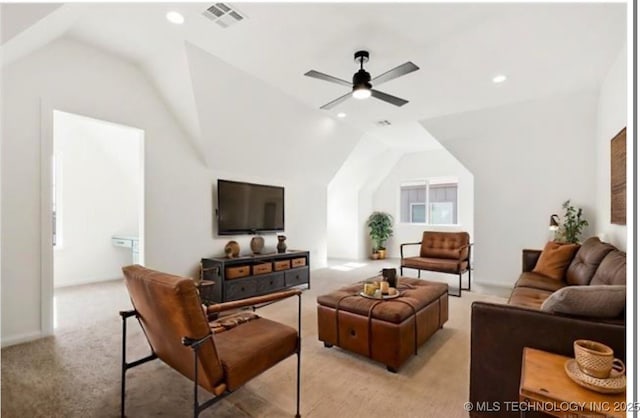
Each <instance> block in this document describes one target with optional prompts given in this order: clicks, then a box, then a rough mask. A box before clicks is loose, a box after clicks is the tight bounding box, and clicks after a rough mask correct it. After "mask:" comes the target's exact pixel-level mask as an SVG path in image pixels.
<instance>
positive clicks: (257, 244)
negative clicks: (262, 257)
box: [250, 235, 264, 254]
mask: <svg viewBox="0 0 640 418" xmlns="http://www.w3.org/2000/svg"><path fill="white" fill-rule="evenodd" d="M250 246H251V252H252V253H254V254H260V253H261V252H262V249H263V248H264V238H262V237H261V236H260V235H256V236H255V237H253V238H251V244H250Z"/></svg>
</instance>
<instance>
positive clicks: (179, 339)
mask: <svg viewBox="0 0 640 418" xmlns="http://www.w3.org/2000/svg"><path fill="white" fill-rule="evenodd" d="M123 272H124V275H125V282H126V286H127V289H128V291H129V295H130V296H131V302H132V304H133V306H134V308H135V311H136V316H137V317H138V318H139V320H140V324H141V325H142V328H143V330H144V333H145V335H146V337H147V340H148V342H149V344H150V346H151V349H152V351H153V353H154V354H155V355H156V356H157V357H158V358H160V359H161V360H162V361H164V362H165V363H166V364H168V365H169V366H171V367H172V368H174V369H176V370H177V371H179V372H180V373H182V374H183V375H184V376H186V377H188V378H189V379H191V380H194V381H195V372H194V350H193V348H191V347H188V346H185V345H184V344H183V339H184V338H185V337H187V338H189V339H193V340H202V339H204V340H203V342H202V343H201V344H200V345H199V348H198V350H197V354H198V379H197V380H198V381H197V383H198V384H199V385H200V386H202V387H203V388H205V389H207V390H208V391H210V392H211V393H213V394H215V395H216V396H218V395H221V394H222V393H223V392H225V391H228V392H231V391H233V390H235V389H237V388H238V387H240V386H242V385H243V384H245V383H246V382H247V381H249V380H250V379H252V378H253V377H255V376H257V375H259V374H261V373H262V372H264V371H265V370H267V369H269V368H270V367H272V366H274V365H275V364H277V363H278V362H280V361H281V360H283V359H285V358H287V357H289V356H290V355H292V354H296V353H298V350H299V336H298V331H296V330H295V329H294V328H292V327H290V326H287V325H284V324H281V323H278V322H274V321H271V320H269V319H266V318H260V317H258V318H255V319H251V320H250V321H248V322H243V323H240V324H238V325H237V326H234V327H232V328H229V329H226V330H225V331H224V332H220V333H217V334H214V335H212V331H211V328H210V327H213V326H214V325H215V324H214V323H213V321H212V322H208V320H207V314H215V313H219V312H224V311H228V310H235V309H238V308H242V307H249V306H256V305H260V304H263V303H267V302H273V301H276V300H280V299H284V298H287V297H290V296H294V295H300V290H288V291H283V292H277V293H273V294H269V295H264V296H258V297H255V298H249V299H244V300H239V301H234V302H229V303H221V304H217V305H212V306H209V307H208V308H207V309H203V306H202V304H201V300H200V297H199V295H198V291H197V289H196V286H195V283H194V281H193V280H192V279H190V278H185V277H179V276H174V275H170V274H166V273H161V272H158V271H154V270H150V269H147V268H144V267H142V266H138V265H135V266H128V267H124V268H123ZM219 322H223V321H219ZM207 336H210V337H209V338H206V337H207ZM299 365H300V362H299V360H298V367H299ZM298 379H299V369H298ZM298 388H299V380H298ZM298 395H299V390H298ZM123 405H124V403H123ZM297 405H298V412H299V398H298V404H297ZM122 408H124V406H123V407H122ZM122 413H124V409H122Z"/></svg>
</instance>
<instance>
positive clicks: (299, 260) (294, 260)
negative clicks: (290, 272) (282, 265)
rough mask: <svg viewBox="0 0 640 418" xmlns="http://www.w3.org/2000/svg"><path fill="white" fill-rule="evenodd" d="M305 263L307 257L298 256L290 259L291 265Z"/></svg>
mask: <svg viewBox="0 0 640 418" xmlns="http://www.w3.org/2000/svg"><path fill="white" fill-rule="evenodd" d="M306 265H307V259H306V258H305V257H298V258H292V259H291V267H292V268H293V267H304V266H306Z"/></svg>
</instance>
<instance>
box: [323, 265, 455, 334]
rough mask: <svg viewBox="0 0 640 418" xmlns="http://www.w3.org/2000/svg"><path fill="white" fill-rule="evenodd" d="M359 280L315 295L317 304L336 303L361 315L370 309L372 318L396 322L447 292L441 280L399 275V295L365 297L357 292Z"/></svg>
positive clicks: (359, 288) (361, 286)
mask: <svg viewBox="0 0 640 418" xmlns="http://www.w3.org/2000/svg"><path fill="white" fill-rule="evenodd" d="M380 279H382V277H381V278H380ZM363 283H364V282H359V283H356V284H353V285H349V286H346V287H343V288H341V289H338V290H336V291H334V292H331V293H327V294H326V295H321V296H318V304H319V305H322V306H326V307H330V308H338V306H339V310H341V311H347V312H351V313H354V314H357V315H363V316H369V311H370V310H371V309H373V310H372V311H371V317H372V318H375V319H379V320H382V321H386V322H392V323H394V324H399V323H401V322H402V321H404V320H405V319H407V318H409V317H411V316H413V315H414V314H415V312H417V311H419V310H420V309H422V308H424V307H425V306H427V305H429V304H430V303H431V302H433V301H435V300H437V299H439V298H440V297H442V296H443V295H446V294H447V292H448V286H447V284H445V283H437V282H430V281H427V280H420V279H411V278H408V277H400V280H399V285H398V290H399V291H400V293H401V294H400V297H398V298H394V299H387V300H380V299H369V298H365V297H363V296H360V295H359V293H360V292H361V291H362V288H363Z"/></svg>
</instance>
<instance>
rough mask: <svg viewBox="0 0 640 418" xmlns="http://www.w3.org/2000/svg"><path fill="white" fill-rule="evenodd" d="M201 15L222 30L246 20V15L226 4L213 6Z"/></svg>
mask: <svg viewBox="0 0 640 418" xmlns="http://www.w3.org/2000/svg"><path fill="white" fill-rule="evenodd" d="M202 14H203V15H205V16H206V17H208V18H209V19H210V20H212V21H214V22H216V23H217V24H218V25H219V26H221V27H223V28H228V27H229V26H231V25H234V24H236V23H238V22H241V21H243V20H244V19H246V18H247V15H245V14H244V13H242V12H241V11H240V10H238V8H237V7H231V6H230V5H228V4H226V3H216V4H213V5H211V6H210V7H209V8H208V9H207V10H205V11H204V12H202Z"/></svg>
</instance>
